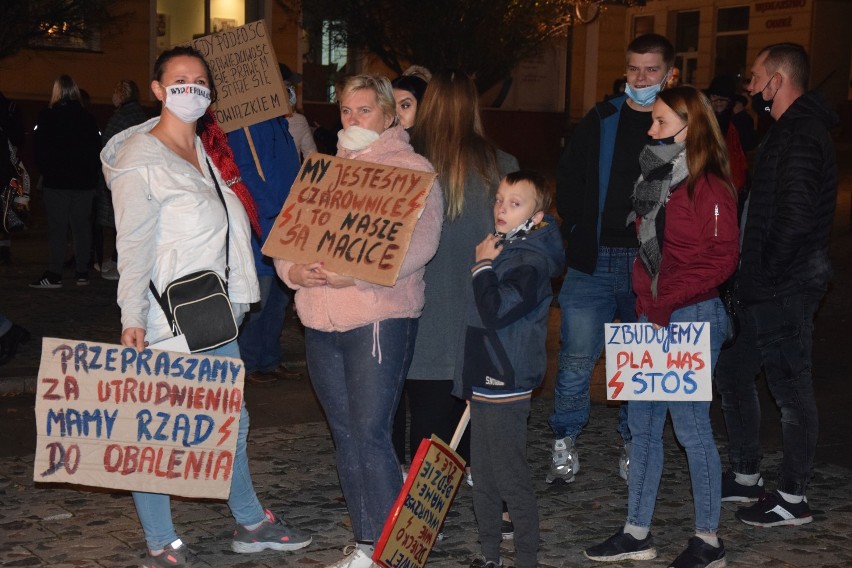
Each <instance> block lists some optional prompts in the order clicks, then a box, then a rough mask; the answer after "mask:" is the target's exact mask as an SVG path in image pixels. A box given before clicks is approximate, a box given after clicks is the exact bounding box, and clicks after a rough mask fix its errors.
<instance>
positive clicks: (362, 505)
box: [275, 75, 444, 568]
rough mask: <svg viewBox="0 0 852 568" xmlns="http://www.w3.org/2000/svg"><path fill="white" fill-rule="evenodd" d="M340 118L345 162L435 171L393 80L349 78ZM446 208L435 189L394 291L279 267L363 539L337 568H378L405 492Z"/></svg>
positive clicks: (309, 268) (314, 270)
mask: <svg viewBox="0 0 852 568" xmlns="http://www.w3.org/2000/svg"><path fill="white" fill-rule="evenodd" d="M340 118H341V121H342V123H343V130H341V131H340V133H339V134H338V145H337V148H338V151H337V155H338V156H340V157H343V158H352V159H357V160H363V161H367V162H374V163H377V164H385V165H389V166H398V167H403V168H408V169H413V170H421V171H430V172H431V171H433V168H432V165H431V164H430V163H429V161H428V160H427V159H426V158H424V157H423V156H420V155H419V154H416V153H415V152H414V150H413V149H412V148H411V146H410V145H409V143H408V134H407V133H406V132H405V130H404V129H403V128H402V126H400V125H399V120H398V118H397V116H396V103H395V101H394V97H393V89H392V88H391V84H390V81H388V80H387V79H386V78H385V77H380V76H373V75H358V76H355V77H352V78H351V79H349V81H347V83H346V85H345V87H344V88H343V92H342V96H341V98H340ZM443 208H444V205H443V197H442V192H441V189H440V187H438V184H437V183H435V184H434V185H433V187H432V189H431V191H430V192H429V197H428V198H427V200H426V206H425V208H424V210H423V213H422V215H421V217H420V219H419V220H418V221H417V225H416V227H415V229H414V234H413V236H412V239H411V245H410V246H409V249H408V252H407V254H406V256H405V259H404V261H403V263H402V266H401V269H400V272H399V278H398V279H397V281H396V284H394V285H393V286H380V285H377V284H371V283H369V282H365V281H363V280H357V279H354V278H352V277H349V276H342V275H340V274H336V273H334V272H331V271H329V270H326V269H325V268H324V267H323V264H322V263H321V262H314V263H311V264H294V263H292V262H288V261H283V260H276V261H275V268H276V270H277V271H278V275H279V276H280V277H281V278H282V279H283V280H284V282H285V283H286V284H287V285H288V286H290V287H291V288H293V289H294V290H296V297H295V302H296V310H297V311H298V314H299V319H301V321H302V323H303V324H304V325H305V328H306V330H305V345H306V350H307V360H308V371H309V373H310V377H311V382H312V383H313V387H314V390H315V391H316V393H317V396H318V398H319V401H320V404H322V407H323V410H325V415H326V418H327V420H328V425H329V428H330V429H331V434H332V437H333V438H334V445H335V457H336V461H337V473H338V477H339V478H340V485H341V487H342V489H343V496H344V498H345V499H346V504H347V507H348V508H349V516H350V517H351V519H352V529H353V531H354V533H355V541H356V546H355V548H354V549H352V551H351V552H350V553H349V554H348V555H347V556H346V557H345V558H343V560H341V561H340V562H337V563H335V564H333V565H332V566H334V567H348V568H368V567H371V566H373V562H372V560H371V559H370V556H371V555H372V552H373V544H374V542H375V541H376V540H377V539H378V538H379V536H380V535H381V531H382V525H383V523H384V521H385V518H386V517H387V514H388V512H389V511H390V508H391V506H392V505H393V502H394V499H395V498H396V496H397V494H398V493H399V490H400V488H401V487H402V475H401V473H400V468H399V462H398V461H397V457H396V453H395V452H394V449H393V444H392V443H391V424H392V422H393V416H394V412H395V411H396V407H397V404H398V403H399V397H400V393H401V392H402V387H403V384H404V381H405V376H406V374H407V373H408V366H409V364H410V363H411V355H412V353H413V350H414V339H415V336H416V335H417V320H418V318H419V317H420V313H421V312H422V310H423V302H424V294H423V291H424V284H423V272H424V267H425V265H426V263H427V262H428V261H429V260H430V259H431V258H432V256H433V255H434V254H435V251H436V250H437V248H438V240H439V238H440V234H441V224H442V221H443Z"/></svg>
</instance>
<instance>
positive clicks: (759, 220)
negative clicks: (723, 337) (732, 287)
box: [716, 43, 838, 527]
mask: <svg viewBox="0 0 852 568" xmlns="http://www.w3.org/2000/svg"><path fill="white" fill-rule="evenodd" d="M809 67H810V66H809V62H808V56H807V54H806V53H805V50H804V49H803V48H802V47H801V46H800V45H796V44H786V43H785V44H776V45H771V46H769V47H767V48H764V49H763V50H762V51H761V52H760V53H759V54H758V56H757V59H756V60H755V63H754V66H753V67H752V78H751V83H750V84H749V91H750V93H751V95H752V99H753V103H752V104H753V107H754V108H755V110H757V111H758V112H761V111H762V112H768V113H769V114H770V115H771V116H772V118H773V119H775V121H776V122H775V123H774V124H773V125H772V127H771V128H770V130H769V132H768V133H767V135H766V139H765V141H764V142H763V144H762V145H761V147H760V149H759V150H758V152H759V153H758V157H757V163H756V165H755V168H754V178H753V180H752V186H751V195H750V197H749V203H748V204H747V206H746V211H745V213H744V218H743V223H744V231H743V240H742V253H741V259H740V267H739V270H738V271H737V274H736V282H737V287H738V296H739V298H740V301H741V302H742V304H743V305H744V307H743V309H742V310H741V315H740V320H741V322H740V323H741V331H740V335H739V337H738V338H737V340H736V342H735V343H734V345H733V346H732V347H731V348H729V349H727V350H725V351H723V352H722V354H721V356H720V357H719V362H718V364H717V365H716V384H717V387H718V389H719V395H720V397H721V401H722V410H723V414H724V417H725V423H726V425H727V429H728V437H729V440H730V445H729V452H730V455H729V457H730V462H731V468H732V471H728V472H727V473H726V474H725V475H724V476H723V480H722V500H723V501H740V502H745V501H754V500H759V501H758V503H756V504H754V505H752V506H749V507H746V508H742V509H740V510H739V511H738V512H737V518H738V519H740V520H741V521H743V522H744V523H747V524H750V525H757V526H765V527H772V526H778V525H801V524H804V523H809V522H811V520H813V517H812V515H811V510H810V507H809V506H808V501H807V499H806V498H805V491H806V490H807V487H808V482H809V481H810V480H811V476H812V473H813V472H812V470H813V458H814V452H815V450H816V442H817V431H818V417H817V408H816V401H815V399H814V391H813V382H812V377H811V356H812V346H813V337H812V336H813V320H814V316H815V314H816V311H817V307H818V306H819V302H820V300H821V299H822V297H823V295H824V294H825V291H826V289H827V288H828V283H829V280H830V279H831V263H830V260H829V254H828V247H829V231H830V229H831V223H832V219H833V216H834V207H835V201H836V196H837V162H836V159H835V152H834V146H833V144H832V140H831V135H830V133H829V129H830V128H832V127H833V126H835V125H836V124H837V123H838V118H837V116H836V115H835V114H834V113H833V112H832V111H830V110H828V109H827V107H826V106H825V104H824V102H823V101H822V99H821V97H820V96H819V95H817V94H816V93H815V92H807V85H808V75H809V72H810V69H809ZM761 367H763V370H764V372H765V374H766V380H767V383H768V385H769V389H770V391H771V392H772V396H773V397H774V398H775V401H776V403H777V404H778V406H779V407H780V408H781V416H782V421H781V426H782V436H783V450H784V458H783V461H782V463H781V468H780V472H779V478H778V487H777V490H776V491H775V492H772V493H764V490H763V480H762V479H761V477H760V461H761V457H762V456H761V450H760V403H759V402H758V398H757V391H756V388H755V383H754V379H755V375H756V374H757V373H758V371H759V370H760V368H761Z"/></svg>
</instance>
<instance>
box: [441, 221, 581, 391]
mask: <svg viewBox="0 0 852 568" xmlns="http://www.w3.org/2000/svg"><path fill="white" fill-rule="evenodd" d="M564 265H565V252H564V250H563V248H562V238H561V237H560V233H559V227H558V225H557V224H556V221H555V220H554V219H553V218H552V217H549V216H545V218H544V222H543V225H542V226H540V227H539V228H538V229H536V230H534V231H532V232H531V233H530V234H529V235H527V236H526V237H525V238H523V239H518V240H515V241H512V242H509V243H507V244H506V245H505V246H504V248H503V250H502V251H501V252H500V254H499V255H498V256H497V258H495V259H494V262H493V263H492V265H491V269H486V270H478V271H477V272H476V273H475V275H474V276H473V279H472V286H473V296H474V303H473V305H471V306H470V308H469V310H468V327H467V333H466V338H465V354H464V366H463V370H462V381H463V385H462V389H459V388H458V387H459V385H456V389H455V390H456V393H454V394H460V395H462V396H463V397H464V398H470V396H471V393H472V389H473V388H477V389H480V388H487V389H494V390H496V391H523V390H531V389H534V388H536V387H538V386H539V385H540V384H541V382H542V380H543V379H544V373H545V369H546V367H547V351H546V348H545V340H546V338H547V318H548V311H549V309H550V304H551V302H552V300H553V288H552V286H551V282H550V281H551V279H552V278H556V277H558V276H559V275H560V274H562V270H563V268H564ZM459 390H461V392H458V391H459Z"/></svg>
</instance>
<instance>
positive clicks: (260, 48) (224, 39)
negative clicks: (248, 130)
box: [192, 20, 291, 132]
mask: <svg viewBox="0 0 852 568" xmlns="http://www.w3.org/2000/svg"><path fill="white" fill-rule="evenodd" d="M192 47H194V48H195V49H197V50H198V51H200V52H201V54H202V55H204V58H205V59H206V60H207V63H208V64H209V65H210V70H211V71H212V72H213V82H214V83H215V84H216V91H217V92H218V95H219V99H218V100H217V101H216V105H215V107H214V111H215V113H216V120H217V121H218V122H219V126H221V127H222V130H224V131H225V132H231V131H233V130H237V129H238V128H242V127H244V126H249V125H251V124H257V123H258V122H263V121H264V120H269V119H270V118H275V117H277V116H284V115H287V114H290V113H291V110H290V99H289V97H288V96H287V89H286V87H285V86H284V80H283V79H282V78H281V71H280V70H279V68H278V58H277V57H276V55H275V50H274V49H273V48H272V43H271V42H270V41H269V35H268V34H267V31H266V25H265V24H264V22H263V20H258V21H256V22H252V23H250V24H246V25H244V26H240V27H238V28H232V29H229V30H224V31H221V32H219V33H215V34H210V35H207V36H204V37H200V38H198V39H194V40H192Z"/></svg>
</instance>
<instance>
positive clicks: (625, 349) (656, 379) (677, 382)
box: [605, 322, 713, 402]
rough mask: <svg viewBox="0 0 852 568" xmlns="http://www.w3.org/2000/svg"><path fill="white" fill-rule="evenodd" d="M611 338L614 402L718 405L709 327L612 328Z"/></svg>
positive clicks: (609, 386)
mask: <svg viewBox="0 0 852 568" xmlns="http://www.w3.org/2000/svg"><path fill="white" fill-rule="evenodd" d="M605 333H606V337H605V340H606V397H607V399H608V400H684V401H693V402H695V401H708V400H713V389H712V384H711V380H712V371H711V369H710V324H709V323H708V322H672V323H670V324H669V325H668V326H666V327H661V328H660V329H654V325H653V324H650V323H618V324H615V323H610V324H606V325H605Z"/></svg>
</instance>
